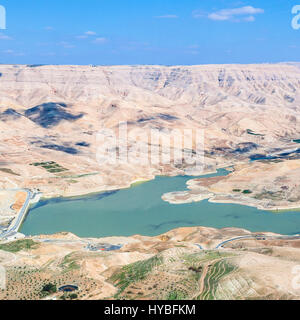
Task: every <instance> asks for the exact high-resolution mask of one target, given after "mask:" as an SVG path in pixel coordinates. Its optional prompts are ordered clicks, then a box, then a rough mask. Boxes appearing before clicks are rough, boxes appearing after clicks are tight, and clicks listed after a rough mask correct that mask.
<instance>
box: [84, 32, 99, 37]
mask: <svg viewBox="0 0 300 320" xmlns="http://www.w3.org/2000/svg"><path fill="white" fill-rule="evenodd" d="M84 34H86V35H87V36H95V35H96V34H97V33H96V32H94V31H87V32H85V33H84Z"/></svg>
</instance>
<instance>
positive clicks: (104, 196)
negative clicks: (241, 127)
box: [20, 169, 300, 237]
mask: <svg viewBox="0 0 300 320" xmlns="http://www.w3.org/2000/svg"><path fill="white" fill-rule="evenodd" d="M227 173H228V171H226V170H225V169H220V170H218V172H217V173H216V174H210V175H206V176H202V177H213V176H216V175H219V176H220V175H226V174H227ZM194 178H195V177H189V176H177V177H156V179H154V180H152V181H149V182H145V183H141V184H137V185H134V186H132V187H131V188H129V189H122V190H118V191H112V192H104V193H99V194H95V195H90V196H85V197H79V198H70V199H66V198H58V199H50V200H41V201H40V202H39V203H38V204H36V205H35V206H33V207H32V208H31V210H30V211H29V213H28V215H27V217H26V219H25V221H24V224H23V225H22V227H21V230H20V232H22V233H24V234H25V235H39V234H53V233H57V232H62V231H68V232H72V233H74V234H76V235H78V236H80V237H107V236H131V235H135V234H141V235H146V236H156V235H159V234H162V233H165V232H167V231H169V230H171V229H175V228H179V227H192V226H204V227H214V228H224V227H237V228H244V229H247V230H250V231H253V232H266V231H270V232H275V233H280V234H286V235H290V234H296V233H300V211H287V212H282V213H273V212H268V211H262V210H258V209H256V208H253V207H247V206H242V205H237V204H222V203H209V202H208V201H207V200H204V201H201V202H194V203H189V204H169V203H168V202H165V201H163V200H162V199H161V196H162V195H163V194H164V193H167V192H172V191H183V190H186V182H187V181H188V180H190V179H194Z"/></svg>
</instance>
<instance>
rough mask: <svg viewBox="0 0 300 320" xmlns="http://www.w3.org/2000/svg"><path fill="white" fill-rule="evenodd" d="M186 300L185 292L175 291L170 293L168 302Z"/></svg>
mask: <svg viewBox="0 0 300 320" xmlns="http://www.w3.org/2000/svg"><path fill="white" fill-rule="evenodd" d="M186 298H187V296H186V293H185V292H182V291H179V290H174V291H171V292H169V293H168V295H167V298H166V300H184V299H186Z"/></svg>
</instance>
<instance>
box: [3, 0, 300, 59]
mask: <svg viewBox="0 0 300 320" xmlns="http://www.w3.org/2000/svg"><path fill="white" fill-rule="evenodd" d="M298 2H299V4H300V0H299V1H298ZM296 4H298V3H297V1H296V0H295V1H290V0H259V1H258V0H253V1H230V0H226V1H225V0H151V1H150V0H109V1H108V0H106V1H103V0H22V1H20V0H0V5H3V6H4V7H5V8H6V20H7V28H6V30H0V63H19V64H97V65H121V64H122V65H124V64H163V65H192V64H210V63H262V62H281V61H300V29H299V30H294V29H293V28H292V27H291V20H292V18H293V15H292V13H291V10H292V7H293V6H294V5H296Z"/></svg>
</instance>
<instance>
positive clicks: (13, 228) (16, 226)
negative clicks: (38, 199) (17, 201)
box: [0, 189, 34, 238]
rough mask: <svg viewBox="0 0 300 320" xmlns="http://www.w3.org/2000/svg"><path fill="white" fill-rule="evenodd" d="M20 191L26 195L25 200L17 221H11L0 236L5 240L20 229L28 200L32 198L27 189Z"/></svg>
mask: <svg viewBox="0 0 300 320" xmlns="http://www.w3.org/2000/svg"><path fill="white" fill-rule="evenodd" d="M20 191H25V192H26V193H27V197H26V200H25V202H24V204H23V207H22V208H21V209H20V211H19V213H18V216H17V219H15V220H14V221H13V223H12V224H11V225H10V226H9V227H8V229H7V230H6V231H5V232H3V233H1V234H0V238H7V237H9V236H13V235H14V234H16V233H17V232H18V230H19V229H20V227H21V225H22V222H23V220H24V218H25V216H26V213H27V209H28V206H29V204H30V200H31V199H32V198H33V196H34V194H33V193H32V192H31V191H30V190H29V189H22V190H20Z"/></svg>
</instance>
